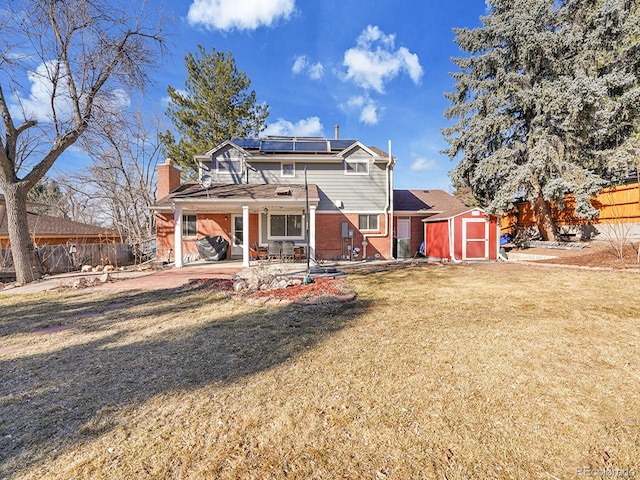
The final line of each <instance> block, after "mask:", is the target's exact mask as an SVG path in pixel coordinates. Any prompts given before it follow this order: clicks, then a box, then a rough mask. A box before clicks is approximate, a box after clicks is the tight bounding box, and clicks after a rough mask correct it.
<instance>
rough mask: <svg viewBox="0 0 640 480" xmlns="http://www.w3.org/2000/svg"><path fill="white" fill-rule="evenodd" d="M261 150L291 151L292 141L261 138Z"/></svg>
mask: <svg viewBox="0 0 640 480" xmlns="http://www.w3.org/2000/svg"><path fill="white" fill-rule="evenodd" d="M260 151H261V152H293V142H286V141H272V140H263V141H262V142H260Z"/></svg>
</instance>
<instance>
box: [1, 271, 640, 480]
mask: <svg viewBox="0 0 640 480" xmlns="http://www.w3.org/2000/svg"><path fill="white" fill-rule="evenodd" d="M638 279H639V277H638V275H637V274H632V273H617V272H593V271H573V270H572V271H568V270H562V269H558V268H553V269H551V268H549V269H547V268H542V267H526V266H523V265H499V264H493V265H477V266H450V267H445V268H437V267H419V268H407V269H403V270H392V271H385V272H378V273H360V274H353V275H351V276H350V277H349V281H350V283H351V285H352V286H353V288H354V289H355V290H356V291H357V292H358V294H359V301H358V302H357V303H356V304H355V305H350V306H345V307H340V308H337V309H326V308H325V309H321V310H310V309H303V308H300V307H297V308H286V309H260V308H258V307H253V306H249V305H246V304H243V303H240V302H238V301H235V300H233V299H231V298H226V297H225V296H224V295H222V294H211V293H210V292H202V291H189V290H184V291H176V292H165V293H161V294H158V293H135V292H134V293H129V294H117V295H113V294H112V295H106V294H98V293H91V292H82V293H78V294H62V295H61V294H46V295H39V296H29V297H18V296H16V297H0V308H1V309H2V319H1V320H0V333H1V334H2V338H1V339H0V349H2V348H5V347H8V346H11V345H22V346H23V348H21V349H19V350H15V351H12V352H7V353H4V354H1V355H0V367H1V372H2V379H1V383H0V387H1V392H2V393H1V397H0V462H1V463H0V477H4V476H6V477H10V478H37V479H40V478H64V479H66V478H105V479H107V478H108V479H113V478H116V479H118V478H194V479H205V478H207V479H208V478H229V479H234V478H256V479H257V478H300V479H302V478H318V479H320V478H322V479H325V478H332V479H333V478H371V479H382V478H448V479H469V478H472V479H473V478H477V479H485V478H522V479H531V478H563V479H564V478H576V476H577V473H578V472H579V471H578V470H577V469H579V468H582V469H586V468H590V469H591V470H590V472H589V473H591V474H593V473H596V474H597V473H601V474H602V475H601V477H603V478H607V477H606V474H607V472H609V473H610V472H622V473H624V472H627V473H635V475H638V476H640V460H639V459H640V396H639V395H638V391H640V375H639V373H638V372H640V349H639V346H640V329H639V328H638V322H639V320H638V319H639V318H640V308H639V307H638V300H637V291H638V288H637V285H638ZM52 324H75V325H78V327H77V328H75V329H71V330H66V331H63V332H58V333H55V334H51V335H43V336H36V335H33V334H32V333H30V332H32V331H33V330H36V329H38V328H42V327H44V326H48V325H52ZM605 469H608V470H605ZM634 469H635V470H634ZM581 472H583V473H584V472H586V470H582V471H581ZM596 478H598V477H596Z"/></svg>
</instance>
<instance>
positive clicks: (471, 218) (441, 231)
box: [422, 206, 500, 262]
mask: <svg viewBox="0 0 640 480" xmlns="http://www.w3.org/2000/svg"><path fill="white" fill-rule="evenodd" d="M422 222H423V223H424V242H425V256H426V257H428V258H431V259H434V260H447V261H449V260H451V261H454V262H458V261H467V260H497V259H498V256H499V249H500V221H499V219H498V217H496V216H495V215H489V214H487V213H486V212H485V211H484V210H482V209H481V208H478V207H465V206H462V207H460V208H457V209H452V210H448V211H445V212H442V213H438V214H436V215H433V216H431V217H428V218H425V219H424V220H423V221H422Z"/></svg>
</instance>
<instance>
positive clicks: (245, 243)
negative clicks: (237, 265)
mask: <svg viewBox="0 0 640 480" xmlns="http://www.w3.org/2000/svg"><path fill="white" fill-rule="evenodd" d="M250 256H251V255H250V252H249V207H248V206H247V205H244V206H243V207H242V266H243V267H244V268H247V267H248V266H249V258H250Z"/></svg>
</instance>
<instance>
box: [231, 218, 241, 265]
mask: <svg viewBox="0 0 640 480" xmlns="http://www.w3.org/2000/svg"><path fill="white" fill-rule="evenodd" d="M243 238H244V226H243V224H242V215H232V217H231V255H233V256H238V255H242V242H243Z"/></svg>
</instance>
